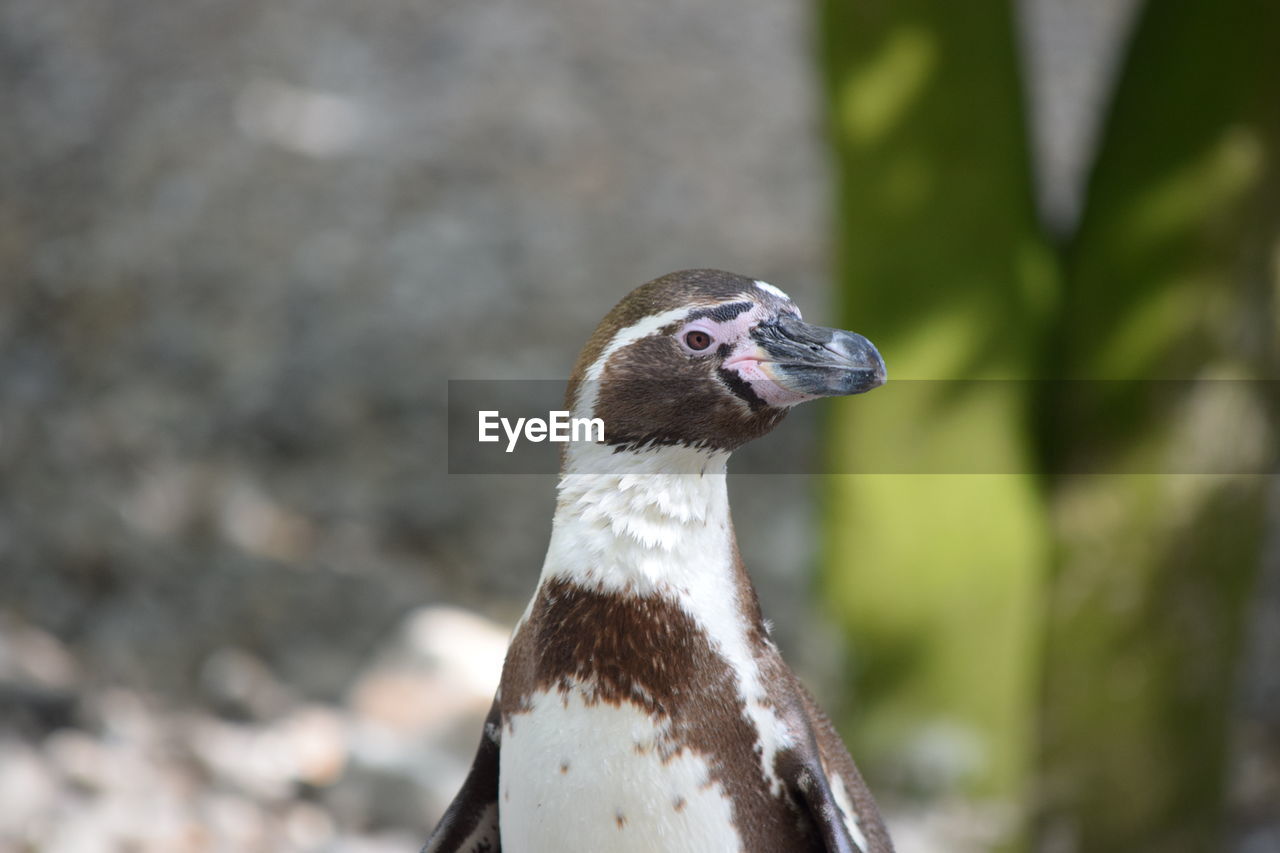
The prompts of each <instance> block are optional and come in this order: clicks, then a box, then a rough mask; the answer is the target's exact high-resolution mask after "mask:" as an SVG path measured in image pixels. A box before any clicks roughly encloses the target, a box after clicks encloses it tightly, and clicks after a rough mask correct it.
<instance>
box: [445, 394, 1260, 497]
mask: <svg viewBox="0 0 1280 853" xmlns="http://www.w3.org/2000/svg"><path fill="white" fill-rule="evenodd" d="M448 385H449V390H448V394H449V400H448V470H449V473H450V474H554V473H556V472H557V471H558V470H559V469H560V463H561V453H562V451H563V450H564V448H566V447H567V446H569V445H570V444H571V443H572V442H575V441H589V442H597V441H599V437H600V431H601V429H603V431H604V433H605V436H604V438H605V442H606V444H607V443H609V441H610V440H611V438H612V437H611V436H610V435H609V434H608V430H609V426H608V424H607V423H604V424H601V423H586V422H585V421H584V420H579V421H577V422H575V419H574V418H572V417H571V416H570V414H569V412H568V407H567V406H566V404H565V399H564V397H565V385H566V383H565V381H564V380H450V381H449V383H448ZM594 390H596V389H592V388H591V387H590V386H588V385H584V388H583V392H584V393H592V392H593V391H594ZM686 390H687V389H683V388H681V387H680V386H679V385H677V384H673V383H671V382H666V381H660V380H659V381H644V382H637V383H633V385H632V386H631V387H624V388H623V389H622V393H624V394H632V395H634V397H635V399H638V400H650V399H657V398H659V397H661V398H662V399H663V400H666V401H670V400H673V399H675V400H678V399H681V398H682V396H683V395H684V392H685V391H686ZM611 393H612V394H615V395H616V394H618V393H619V390H618V388H617V386H616V385H615V387H613V388H612V389H611ZM690 396H691V397H692V395H690ZM1278 412H1280V380H1237V379H1200V380H1151V381H1120V380H1028V381H1019V380H955V381H941V380H890V382H888V383H887V384H886V385H884V386H883V387H881V388H877V389H875V390H873V391H871V392H869V393H867V394H864V395H859V396H856V397H842V398H831V399H823V400H816V401H813V402H809V403H804V404H802V405H801V406H800V407H799V409H798V410H797V411H796V412H795V413H794V414H793V415H792V416H791V418H789V419H784V420H783V421H782V423H781V424H779V425H778V426H777V427H776V428H775V429H774V430H773V431H772V433H770V434H768V435H765V436H764V437H762V438H759V439H757V440H755V441H752V442H750V443H748V444H746V445H745V446H743V447H742V448H741V449H739V450H737V451H736V452H735V453H734V455H733V457H732V460H731V462H730V465H729V467H730V470H731V471H733V472H734V473H745V474H1034V475H1037V476H1056V475H1070V474H1206V475H1230V474H1242V475H1269V474H1274V473H1276V472H1277V470H1280V468H1278V465H1280V453H1278V449H1280V441H1277V438H1276V424H1277V422H1278V420H1280V419H1278V418H1277V414H1278ZM814 414H816V415H817V416H818V417H819V418H820V419H822V420H823V421H824V422H825V427H824V428H823V429H820V430H815V429H812V428H805V425H804V424H803V423H796V422H795V421H796V420H806V419H808V418H811V417H813V415H814ZM797 415H801V417H800V418H797V417H796V416H797ZM837 415H838V417H836V416H837ZM833 418H835V420H833ZM650 452H652V451H650ZM610 457H611V454H594V455H593V457H592V458H593V459H595V460H598V462H593V463H591V464H592V466H593V467H595V466H597V465H598V466H599V467H600V468H601V470H600V471H598V472H595V473H607V472H608V470H609V465H610ZM587 473H590V472H587Z"/></svg>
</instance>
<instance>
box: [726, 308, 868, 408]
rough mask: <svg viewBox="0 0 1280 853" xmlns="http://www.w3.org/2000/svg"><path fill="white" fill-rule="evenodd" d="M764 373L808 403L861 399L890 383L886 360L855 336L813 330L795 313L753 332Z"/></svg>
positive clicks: (816, 328)
mask: <svg viewBox="0 0 1280 853" xmlns="http://www.w3.org/2000/svg"><path fill="white" fill-rule="evenodd" d="M751 337H752V338H753V339H754V340H755V342H756V344H757V346H758V348H759V349H758V352H759V363H760V369H761V370H762V371H764V372H765V373H766V374H767V375H768V377H769V378H770V379H771V380H773V382H775V383H776V384H778V385H780V386H782V388H784V389H786V390H787V391H789V392H791V393H793V394H796V395H799V396H800V397H801V398H803V399H808V398H813V397H839V396H845V395H848V394H861V393H863V392H865V391H870V390H871V389H872V388H876V387H879V386H880V385H883V384H884V383H885V379H886V374H885V367H884V359H883V358H881V357H880V352H879V351H878V350H877V349H876V348H875V346H873V345H872V343H871V341H869V340H867V339H866V338H864V337H863V336H862V335H859V334H856V333H854V332H846V331H843V330H841V329H826V328H823V327H822V326H813V325H810V324H808V323H806V322H804V321H803V320H801V319H800V318H799V317H795V316H793V315H790V314H784V315H781V316H779V317H778V318H777V319H776V320H774V321H772V322H769V323H761V324H760V325H758V326H756V327H755V328H754V329H752V331H751Z"/></svg>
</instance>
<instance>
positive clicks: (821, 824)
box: [784, 675, 893, 853]
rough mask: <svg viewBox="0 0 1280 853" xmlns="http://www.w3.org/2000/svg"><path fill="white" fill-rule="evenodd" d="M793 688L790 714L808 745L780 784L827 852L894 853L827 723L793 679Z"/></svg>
mask: <svg viewBox="0 0 1280 853" xmlns="http://www.w3.org/2000/svg"><path fill="white" fill-rule="evenodd" d="M791 683H792V687H793V690H794V694H793V695H794V698H795V700H796V701H797V703H798V707H796V708H794V709H793V712H795V711H798V712H799V714H800V718H801V721H802V722H801V726H800V728H801V731H804V732H805V733H806V735H807V737H806V738H805V739H804V740H805V741H807V743H805V744H804V748H802V749H800V750H799V751H798V753H797V756H796V760H795V761H794V762H793V763H792V765H793V766H792V768H791V770H790V772H788V773H787V774H786V777H787V778H785V779H784V781H786V782H787V783H788V784H789V785H790V786H791V790H792V791H793V793H794V794H795V796H796V797H797V799H798V800H799V801H800V802H803V803H804V804H805V806H806V807H807V808H808V811H809V815H810V818H811V819H812V820H813V822H814V823H815V824H816V825H817V827H818V828H819V830H820V833H821V835H822V838H823V841H824V842H825V843H826V846H827V851H828V852H829V853H835V851H842V853H843V851H845V850H851V851H854V853H893V841H892V840H890V838H889V831H888V829H886V828H885V825H884V819H883V818H882V817H881V816H880V810H879V809H878V808H877V807H876V802H875V799H874V798H873V797H872V795H871V791H870V790H869V789H868V788H867V783H866V782H865V781H863V779H862V774H861V773H859V772H858V767H857V765H855V764H854V763H853V759H852V758H851V757H850V756H849V751H848V750H847V749H846V748H845V745H844V741H843V740H841V738H840V735H839V733H838V732H836V727H835V726H834V725H832V723H831V718H830V717H828V716H827V715H826V714H825V713H823V711H822V709H821V708H819V707H818V703H817V702H815V701H814V699H813V696H812V695H810V693H809V691H808V690H806V689H805V687H804V685H803V684H801V683H800V680H799V679H798V678H795V676H794V675H793V676H792V677H791ZM810 777H811V778H810Z"/></svg>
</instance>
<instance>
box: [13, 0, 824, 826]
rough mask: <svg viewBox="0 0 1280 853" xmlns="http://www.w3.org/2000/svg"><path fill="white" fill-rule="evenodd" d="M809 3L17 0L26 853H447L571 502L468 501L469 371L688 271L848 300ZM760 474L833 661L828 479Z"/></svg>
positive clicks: (473, 374)
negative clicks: (448, 816)
mask: <svg viewBox="0 0 1280 853" xmlns="http://www.w3.org/2000/svg"><path fill="white" fill-rule="evenodd" d="M806 11H807V10H806V9H805V8H804V7H803V6H802V5H791V4H769V3H751V4H748V5H746V6H743V5H742V4H738V3H727V2H712V3H704V4H698V5H696V6H692V7H690V6H686V5H685V4H679V3H670V2H662V3H655V4H608V6H607V7H605V6H601V5H599V4H591V3H583V2H576V0H554V2H546V3H537V4H528V3H519V2H510V1H509V0H482V2H474V0H469V2H449V0H430V2H404V1H403V0H373V1H372V2H368V3H361V4H356V5H353V4H350V3H340V2H328V0H324V1H323V2H295V1H294V0H286V2H273V3H269V4H264V3H256V2H244V0H233V2H225V0H217V2H199V0H194V2H184V3H179V4H165V5H161V6H156V5H154V4H145V3H139V2H136V0H111V2H105V3H104V2H98V0H82V1H78V0H71V1H70V2H59V3H48V2H44V0H4V2H3V3H0V69H2V71H0V80H2V83H0V85H2V86H3V88H2V89H0V110H2V111H3V114H4V115H5V117H6V118H5V120H4V130H3V131H0V282H2V283H3V284H2V286H0V472H2V473H0V615H2V616H3V621H2V622H0V685H2V690H0V715H2V716H0V726H2V727H3V734H2V735H0V751H2V753H0V802H3V803H5V804H6V805H5V807H4V808H0V814H2V815H3V816H2V817H0V847H3V848H5V849H8V848H7V847H6V845H10V846H12V847H13V848H14V849H40V850H108V849H125V848H126V847H129V849H151V850H180V849H193V850H195V849H236V850H286V849H299V850H304V849H305V850H320V849H326V850H328V849H333V850H339V849H340V850H362V849H366V847H368V848H369V849H374V848H373V847H369V845H372V844H373V843H374V841H375V840H377V839H379V838H381V839H383V848H385V849H406V850H410V849H417V846H418V845H420V844H421V841H422V840H423V838H425V834H426V832H427V831H428V829H429V828H430V826H431V825H433V824H434V821H435V819H436V818H437V816H438V815H439V813H440V812H441V811H442V810H443V808H444V806H445V805H446V804H447V801H448V798H450V797H451V796H452V794H453V792H454V790H456V787H457V785H458V784H459V782H460V780H461V771H462V770H463V769H465V766H466V762H469V759H470V754H471V752H472V750H473V749H474V745H475V742H476V738H477V737H478V732H479V727H478V721H479V719H480V715H477V714H476V711H477V710H479V711H480V712H481V714H482V712H483V710H484V707H486V706H487V701H488V700H487V699H483V701H480V703H479V704H476V702H477V701H479V700H476V697H477V696H490V695H491V694H492V689H493V680H494V679H495V678H496V674H497V669H496V663H495V661H494V659H493V656H492V654H490V652H491V651H492V648H493V645H494V643H495V642H497V644H498V648H499V655H500V653H501V651H500V650H501V648H502V643H504V642H505V631H506V626H507V625H509V624H511V623H512V622H513V621H514V619H515V617H516V616H517V615H518V614H519V612H520V610H521V609H523V607H524V603H525V601H526V599H527V596H528V595H529V593H530V591H531V590H532V588H533V584H534V582H535V580H536V577H537V572H538V569H539V567H540V565H541V560H542V553H543V550H544V548H545V544H546V538H547V536H548V533H549V529H550V527H549V525H550V517H551V509H552V497H553V487H554V481H553V478H551V477H521V478H497V477H456V476H455V477H451V476H449V475H448V473H447V467H446V456H445V449H446V448H445V441H444V433H443V424H444V419H445V412H444V406H445V399H446V394H445V391H446V382H447V380H449V379H459V378H539V379H546V378H560V379H563V378H565V377H566V376H567V374H568V371H569V368H570V366H571V364H572V361H573V359H574V357H575V356H576V354H577V348H578V347H579V346H581V344H582V343H583V342H585V340H586V337H587V335H588V334H589V333H590V331H591V329H592V328H593V327H594V325H595V323H596V322H597V321H598V320H599V319H600V317H601V316H603V314H604V313H605V312H606V311H607V310H608V309H609V308H610V307H612V305H613V304H614V303H615V302H616V301H617V300H618V299H619V298H620V297H621V296H622V295H623V294H624V293H626V292H627V291H628V290H630V289H631V288H632V287H634V286H635V285H637V284H639V283H641V282H643V281H646V280H648V279H650V278H652V277H655V276H657V275H660V274H663V273H666V272H669V271H671V270H673V269H679V268H684V267H691V266H719V267H724V268H728V269H733V270H739V271H743V272H747V273H750V274H752V275H755V276H759V277H762V278H766V279H768V280H771V281H775V282H777V283H778V284H779V285H781V286H783V287H785V288H786V289H787V290H788V291H790V292H791V293H792V295H793V296H795V298H796V299H797V300H799V301H800V302H801V304H803V305H804V306H805V309H806V311H807V312H809V313H810V314H811V315H813V316H814V317H821V316H822V315H823V313H824V311H825V310H826V309H827V306H826V305H825V304H824V303H825V299H824V296H823V292H822V287H821V284H822V282H823V280H824V278H825V276H826V270H825V264H826V258H825V245H826V242H827V234H826V229H827V225H826V219H825V207H826V204H827V199H826V194H825V183H826V173H825V167H824V164H823V151H822V142H821V137H820V128H821V119H820V115H821V95H820V92H819V91H818V90H817V88H816V86H815V85H814V81H813V77H814V74H815V71H814V69H813V68H812V59H811V56H810V44H809V40H810V32H809V29H808V28H809V19H808V17H807V14H806ZM787 426H788V429H787V430H786V431H785V432H783V433H780V434H778V435H777V436H775V437H774V438H773V440H775V441H779V442H792V443H796V442H800V443H804V442H806V441H809V440H811V438H812V436H813V434H814V432H815V431H814V427H813V423H812V421H811V420H806V419H805V418H802V417H798V418H793V419H792V422H790V423H788V425H787ZM733 488H734V491H735V495H734V499H735V507H736V509H737V512H738V516H739V525H740V528H741V530H742V538H743V540H744V541H743V546H744V550H745V552H746V553H748V554H750V555H751V560H752V563H753V566H754V568H755V571H756V573H757V575H758V577H759V579H760V581H761V583H762V585H763V586H764V587H765V588H764V589H763V590H762V593H763V595H764V598H765V599H766V601H767V602H768V608H769V611H770V613H771V615H772V616H774V618H775V619H776V621H777V622H778V626H779V632H780V634H781V636H782V637H783V639H784V641H785V642H786V644H787V645H788V647H789V649H790V651H791V652H792V653H793V655H794V656H796V657H797V659H800V658H803V659H804V660H806V661H808V663H807V664H805V666H806V667H807V669H808V670H809V671H810V673H813V672H814V671H815V670H818V671H828V672H829V671H830V670H831V667H832V665H833V660H832V659H831V658H830V656H829V655H827V656H824V655H823V653H822V648H823V647H824V646H825V645H827V644H826V643H824V637H825V635H823V634H822V632H821V631H820V630H816V631H815V630H811V629H810V626H808V624H807V622H808V618H809V617H808V614H809V612H810V610H811V604H810V601H809V594H808V587H807V582H806V578H807V576H808V573H809V571H810V570H811V568H812V559H813V555H814V553H815V549H814V547H813V545H812V544H811V540H812V536H811V533H810V529H809V526H808V525H809V521H810V509H809V501H808V493H809V484H808V482H807V481H806V480H805V479H803V478H801V477H783V476H771V477H769V478H768V479H767V480H762V479H759V478H752V477H746V478H743V479H742V480H741V481H737V482H735V484H734V487H733ZM446 604H447V605H453V606H458V607H463V608H466V609H467V611H470V612H474V613H478V614H483V619H487V620H492V621H491V622H490V621H476V620H477V619H481V618H482V617H480V616H470V617H463V616H456V614H455V617H450V618H456V619H461V620H462V622H461V623H460V624H466V625H471V626H472V628H473V630H472V634H473V635H475V636H476V637H478V638H480V639H478V640H476V642H475V643H474V644H473V643H472V642H471V641H470V640H468V639H467V637H468V636H471V635H468V634H466V633H456V632H448V631H446V632H445V633H444V634H441V633H440V630H435V629H433V630H435V633H432V630H426V629H422V625H423V624H424V620H425V624H427V625H428V626H430V625H432V624H437V622H433V621H432V620H433V619H438V618H444V617H441V616H440V614H441V613H446V614H447V613H452V611H439V610H436V609H431V608H435V607H439V606H442V605H446ZM423 608H427V609H425V610H424V609H423ZM468 619H470V620H471V621H470V622H468V621H467V620H468ZM415 626H416V627H415ZM420 629H421V630H420ZM424 631H425V635H426V636H427V637H428V640H423V639H422V637H423V636H424ZM415 637H416V638H417V639H414V638H415ZM432 637H434V639H433V640H432V639H430V638H432ZM442 637H443V638H444V639H443V640H442V639H441V638H442ZM495 638H499V639H498V640H495ZM499 640H500V641H499ZM424 643H425V645H424ZM433 643H434V645H433ZM805 643H807V644H808V648H809V649H810V652H806V651H805V647H804V644H805ZM442 644H443V646H442ZM815 648H816V649H817V652H816V653H813V651H812V650H813V649H815ZM473 654H479V655H480V657H479V660H480V661H483V662H487V663H488V664H489V665H490V667H491V671H486V674H485V675H483V676H479V675H475V676H474V677H471V676H468V677H469V678H471V680H470V681H468V680H467V679H465V678H464V679H462V680H461V682H459V680H458V678H456V677H454V676H449V675H448V673H449V672H451V671H452V670H451V669H450V668H451V667H452V668H455V669H456V668H458V667H461V668H462V669H463V670H465V671H468V672H471V671H473V670H474V667H475V666H476V665H477V664H476V663H475V662H474V661H472V662H469V661H470V656H472V655H473ZM468 667H470V668H471V669H468ZM824 668H825V670H824ZM397 706H399V707H397ZM406 715H407V716H406ZM131 845H132V846H131Z"/></svg>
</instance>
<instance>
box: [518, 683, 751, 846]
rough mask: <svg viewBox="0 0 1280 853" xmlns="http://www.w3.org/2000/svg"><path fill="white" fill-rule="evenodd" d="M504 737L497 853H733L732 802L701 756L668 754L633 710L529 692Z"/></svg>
mask: <svg viewBox="0 0 1280 853" xmlns="http://www.w3.org/2000/svg"><path fill="white" fill-rule="evenodd" d="M531 705H532V707H531V710H529V711H528V712H527V713H521V714H519V715H518V716H516V717H515V718H514V719H513V720H512V721H511V722H512V725H510V726H508V727H506V728H505V729H504V731H503V733H502V751H501V764H500V771H499V815H500V820H501V825H502V844H503V850H504V851H512V853H523V851H537V852H538V853H542V851H570V850H584V851H585V850H590V851H603V850H608V851H619V852H620V853H626V851H636V853H653V851H671V853H679V851H689V853H694V851H698V853H705V851H734V850H740V849H742V842H741V839H740V838H739V836H738V831H737V828H736V827H735V826H734V824H733V815H732V807H731V804H730V801H729V799H728V797H727V796H726V794H725V792H724V790H723V788H722V787H721V786H720V784H719V783H717V782H714V781H713V780H712V779H711V778H710V775H709V772H708V766H707V763H706V761H705V760H704V759H703V758H702V757H700V756H699V755H697V754H695V753H693V752H692V751H690V750H687V749H686V750H677V751H673V750H672V749H671V748H670V745H669V740H668V734H669V732H668V731H666V730H665V728H664V726H663V725H662V724H660V723H658V722H657V721H656V720H655V719H654V718H653V717H651V716H649V715H648V714H647V713H645V712H644V711H643V710H641V709H640V708H639V707H637V706H635V705H632V704H630V703H627V702H623V703H622V704H621V705H620V706H614V705H611V704H607V703H603V702H601V703H596V704H588V703H587V702H585V701H584V699H583V697H582V695H581V694H580V693H578V692H577V691H573V692H571V693H569V694H568V695H562V694H560V693H559V692H558V691H551V692H540V693H537V694H535V695H534V697H533V699H532V703H531Z"/></svg>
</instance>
